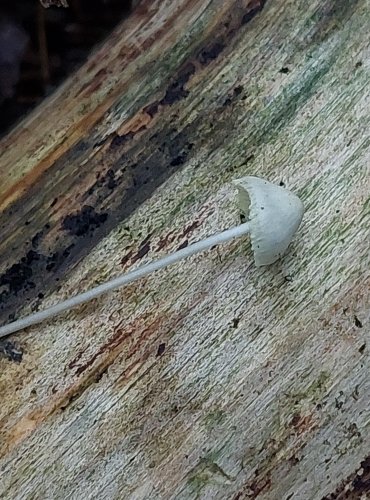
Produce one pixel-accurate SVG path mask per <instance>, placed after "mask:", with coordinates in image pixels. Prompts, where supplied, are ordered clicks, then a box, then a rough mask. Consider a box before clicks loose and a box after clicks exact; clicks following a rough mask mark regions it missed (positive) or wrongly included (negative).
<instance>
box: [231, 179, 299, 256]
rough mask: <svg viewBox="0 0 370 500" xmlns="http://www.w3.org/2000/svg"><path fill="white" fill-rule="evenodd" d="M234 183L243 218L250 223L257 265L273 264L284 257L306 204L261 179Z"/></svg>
mask: <svg viewBox="0 0 370 500" xmlns="http://www.w3.org/2000/svg"><path fill="white" fill-rule="evenodd" d="M233 182H234V184H235V185H236V187H237V188H238V193H239V204H240V208H241V210H242V212H243V215H245V217H246V218H247V219H249V225H250V237H251V242H252V250H253V253H254V260H255V263H256V265H257V266H266V265H268V264H273V263H274V262H275V261H276V260H278V259H279V258H280V257H281V256H282V255H283V254H284V253H285V251H286V249H287V248H288V246H289V244H290V242H291V241H292V239H293V236H294V234H295V233H296V231H297V229H298V227H299V225H300V223H301V221H302V217H303V212H304V207H303V203H302V202H301V200H300V199H299V198H298V197H297V196H296V195H294V194H293V193H291V192H290V191H288V190H287V189H284V188H282V187H280V186H276V185H275V184H271V183H270V182H267V181H265V180H264V179H259V178H258V177H251V176H247V177H242V178H240V179H236V180H234V181H233Z"/></svg>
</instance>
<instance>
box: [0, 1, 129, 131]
mask: <svg viewBox="0 0 370 500" xmlns="http://www.w3.org/2000/svg"><path fill="white" fill-rule="evenodd" d="M68 4H69V7H68V8H63V7H55V6H52V7H49V8H45V7H43V6H42V5H41V3H40V2H39V0H0V136H2V135H4V134H5V133H6V132H7V131H9V129H10V128H11V127H12V126H14V125H15V124H16V123H17V122H18V121H19V120H20V119H21V118H22V117H23V116H24V115H25V114H26V113H28V112H29V111H30V110H31V109H32V108H33V107H34V106H36V105H37V104H38V103H39V102H40V101H41V100H42V99H43V98H44V97H46V96H47V95H49V94H50V93H51V92H52V91H53V90H54V89H55V88H56V87H57V86H58V85H59V84H60V83H61V82H62V81H63V80H64V79H65V78H66V77H67V76H68V75H69V74H71V73H72V72H73V71H75V70H76V69H77V68H78V67H79V66H80V65H81V64H82V63H83V62H84V61H85V60H86V58H87V56H88V55H89V53H90V51H91V49H92V48H93V47H94V46H95V45H96V44H97V43H99V42H100V41H102V40H103V39H104V38H105V37H106V36H107V35H108V34H109V32H110V31H111V30H112V29H113V28H114V26H116V25H117V24H118V23H119V22H120V21H121V20H122V19H123V18H124V17H126V16H127V15H128V14H129V12H130V11H131V7H132V0H68Z"/></svg>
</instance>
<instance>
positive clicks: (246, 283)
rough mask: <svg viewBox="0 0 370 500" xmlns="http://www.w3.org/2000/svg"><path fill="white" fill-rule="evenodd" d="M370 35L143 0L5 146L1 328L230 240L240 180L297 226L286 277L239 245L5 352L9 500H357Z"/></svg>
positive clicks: (368, 257)
mask: <svg viewBox="0 0 370 500" xmlns="http://www.w3.org/2000/svg"><path fill="white" fill-rule="evenodd" d="M369 26H370V2H369V1H368V0H354V1H350V2H348V1H344V0H337V1H335V0H312V1H311V2H307V1H303V0H297V1H294V2H286V1H285V0H269V1H266V2H264V1H262V0H261V1H258V0H251V1H247V0H244V1H243V0H222V1H221V0H214V1H204V0H171V1H170V0H167V1H164V0H155V1H151V0H150V1H149V0H147V1H144V2H142V4H141V7H139V8H138V10H137V11H136V12H135V13H134V14H133V15H132V17H130V19H128V20H127V21H126V22H124V24H123V25H122V26H120V27H119V28H118V29H117V30H116V31H115V33H114V34H113V35H112V36H111V37H110V39H109V40H108V41H107V42H106V43H105V44H104V45H103V46H102V47H101V48H100V49H99V50H98V51H97V52H96V53H95V54H93V55H92V56H91V59H90V61H89V62H88V63H87V64H86V65H85V66H84V67H83V68H82V69H81V70H80V71H79V72H78V73H77V74H76V75H75V76H74V77H73V78H72V79H71V80H69V81H68V82H66V84H65V85H64V86H63V88H61V90H60V91H59V92H57V93H56V94H55V95H53V96H52V97H51V98H50V99H48V100H47V101H46V102H45V103H44V104H42V106H40V108H39V109H37V110H36V111H35V112H34V113H33V114H32V115H31V116H30V117H29V118H27V119H26V120H25V121H24V122H23V123H21V124H20V125H19V126H18V127H17V129H16V130H14V131H13V132H12V133H11V134H10V135H9V136H8V137H7V138H5V139H4V140H3V141H2V142H1V143H0V147H1V156H0V179H1V187H0V205H1V210H2V213H1V220H0V223H1V230H2V238H1V241H0V253H1V263H0V264H1V265H0V271H1V275H0V286H1V290H0V291H1V307H2V311H1V319H2V321H3V322H6V321H8V320H9V318H13V317H19V316H20V315H25V314H26V313H28V312H30V311H31V310H35V309H37V308H40V307H42V308H43V307H46V306H47V305H51V304H53V303H55V302H56V301H58V300H60V299H62V298H65V297H67V296H69V295H70V294H72V293H76V292H78V291H83V290H85V289H87V288H88V287H90V286H92V285H94V284H96V283H100V282H102V281H104V280H106V279H107V278H109V277H111V276H115V275H117V274H120V273H122V272H123V271H124V270H127V269H129V268H132V267H134V266H136V265H138V264H141V263H144V262H149V261H151V260H152V259H154V258H156V257H158V256H161V255H163V254H164V253H166V252H170V251H173V250H175V249H177V248H178V247H179V246H180V245H185V244H186V243H187V242H192V241H196V240H199V239H201V238H202V237H204V236H206V235H209V234H211V233H213V232H215V231H218V230H221V229H224V228H226V227H229V226H231V225H234V224H235V223H237V222H238V211H237V207H236V204H235V199H234V196H235V193H234V190H233V188H232V187H230V181H231V179H233V178H235V177H239V176H242V175H245V174H254V175H259V176H262V177H266V178H267V179H269V180H272V181H275V182H280V181H282V182H284V183H285V184H286V185H287V186H288V187H289V188H290V189H292V190H294V191H295V192H297V193H298V194H299V195H300V196H301V198H302V200H303V201H304V203H305V206H306V209H307V212H306V215H305V219H304V223H303V226H302V228H301V230H300V232H299V234H298V235H297V238H296V240H295V242H294V245H293V248H292V250H291V252H290V254H289V255H288V256H287V257H286V258H285V259H284V261H283V262H281V263H279V264H278V265H276V266H273V267H271V268H268V269H256V268H255V267H254V265H253V262H252V257H251V254H250V250H249V247H248V244H247V242H243V241H235V242H233V243H231V244H228V245H225V246H224V247H222V248H219V249H218V250H216V249H215V250H212V251H209V252H207V253H205V254H204V255H199V256H197V257H195V258H192V259H189V260H188V261H187V262H184V263H183V264H181V265H175V266H173V267H172V268H169V269H168V270H165V271H163V272H160V273H158V274H156V275H154V276H152V277H149V278H148V279H145V280H142V281H140V282H139V283H137V284H133V285H131V286H129V287H128V288H126V289H123V290H121V291H118V292H116V293H112V294H110V295H109V296H106V297H103V298H102V299H101V300H98V301H95V302H94V303H91V304H88V305H86V306H84V307H81V308H80V309H78V310H76V311H73V312H70V313H68V314H65V315H62V316H61V317H59V318H57V319H55V320H53V321H51V322H49V323H48V324H43V325H40V326H38V327H35V328H31V329H29V330H27V332H23V333H20V334H19V335H17V336H13V337H12V338H10V339H9V340H7V341H5V342H2V344H1V351H2V353H3V356H2V358H1V359H0V370H1V373H0V394H1V408H0V423H1V427H0V457H1V459H0V467H1V468H0V470H1V482H0V496H1V498H7V499H14V498H37V499H39V498H48V499H49V498H50V499H62V498H63V499H64V498H76V499H81V498H96V497H98V498H112V499H113V498H125V499H126V498H127V499H128V498H130V499H131V498H132V499H170V498H174V499H192V498H203V499H209V498H212V499H225V498H231V499H234V500H236V499H243V498H257V497H258V498H261V499H288V498H294V499H321V498H332V499H334V498H360V497H361V495H363V496H364V497H365V498H367V495H369V492H370V483H369V481H370V437H369V434H370V433H369V430H370V413H369V400H370V379H369V366H370V362H369V348H370V339H369V324H370V323H369V321H370V316H369V308H370V299H369V285H370V253H369V236H370V234H369V232H370V230H369V224H370V213H369V211H370V201H369V200H370V199H369V195H370V180H369V179H370V169H369V164H370V153H369V144H370V138H369V123H370V120H369V118H370V108H369V105H370V102H369V81H370V78H369V75H370V57H369V55H370V54H369V51H370V39H369ZM22 351H23V354H22ZM20 359H21V361H20V362H19V360H20ZM17 360H18V362H17ZM346 495H347V496H346Z"/></svg>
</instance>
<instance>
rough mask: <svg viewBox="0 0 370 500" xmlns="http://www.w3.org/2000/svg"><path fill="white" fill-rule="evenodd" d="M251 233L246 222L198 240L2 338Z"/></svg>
mask: <svg viewBox="0 0 370 500" xmlns="http://www.w3.org/2000/svg"><path fill="white" fill-rule="evenodd" d="M249 230H250V228H249V223H248V222H246V223H244V224H240V225H239V226H236V227H233V228H231V229H227V230H226V231H223V232H222V233H217V234H214V235H212V236H209V237H208V238H205V239H204V240H201V241H198V242H197V243H193V244H192V245H189V246H187V247H186V248H182V249H181V250H178V251H177V252H174V253H172V254H170V255H167V256H166V257H163V258H162V259H159V260H156V261H154V262H151V263H150V264H147V265H145V266H141V267H139V268H137V269H135V270H134V271H130V272H128V273H127V274H123V275H122V276H119V277H118V278H113V279H112V280H110V281H107V282H106V283H103V284H102V285H99V286H97V287H95V288H92V289H91V290H88V291H87V292H83V293H80V294H79V295H76V296H75V297H71V298H70V299H67V300H64V301H63V302H60V303H59V304H56V305H55V306H52V307H49V308H48V309H45V310H44V311H39V312H37V313H34V314H31V315H29V316H26V317H25V318H23V319H19V320H17V321H13V322H12V323H9V324H7V325H4V326H2V327H0V338H1V337H5V336H6V335H9V334H11V333H14V332H17V331H19V330H22V329H23V328H27V327H28V326H31V325H35V324H37V323H41V321H44V320H46V319H50V318H52V317H54V316H56V315H57V314H59V313H61V312H63V311H68V310H69V309H72V308H74V307H76V306H78V305H81V304H84V303H85V302H89V301H90V300H92V299H95V298H97V297H99V296H100V295H103V294H104V293H106V292H109V291H111V290H116V289H117V288H120V287H122V286H124V285H127V284H128V283H132V282H133V281H136V280H138V279H140V278H143V277H144V276H147V275H148V274H150V273H153V272H154V271H158V270H159V269H163V268H164V267H167V266H169V265H171V264H174V263H175V262H178V261H180V260H182V259H186V258H187V257H190V256H191V255H194V254H196V253H199V252H203V251H204V250H207V249H208V248H211V247H213V246H215V245H219V244H221V243H226V242H227V241H230V240H232V239H234V238H237V237H239V236H243V235H245V234H248V233H249Z"/></svg>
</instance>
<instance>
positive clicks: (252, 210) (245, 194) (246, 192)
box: [0, 176, 304, 338]
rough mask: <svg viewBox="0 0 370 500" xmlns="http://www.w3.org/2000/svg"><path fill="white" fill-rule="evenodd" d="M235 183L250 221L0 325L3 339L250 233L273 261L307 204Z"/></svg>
mask: <svg viewBox="0 0 370 500" xmlns="http://www.w3.org/2000/svg"><path fill="white" fill-rule="evenodd" d="M234 184H235V185H236V187H237V188H238V192H239V204H240V209H241V211H242V213H243V215H244V216H245V217H246V218H249V221H248V222H245V223H243V224H240V225H238V226H236V227H233V228H231V229H227V230H226V231H223V232H221V233H217V234H214V235H212V236H209V237H208V238H205V239H204V240H201V241H198V242H197V243H193V244H192V245H189V246H187V247H185V248H183V249H181V250H178V251H177V252H175V253H172V254H170V255H167V256H165V257H163V258H161V259H159V260H156V261H154V262H151V263H150V264H147V265H144V266H141V267H139V268H137V269H135V270H133V271H130V272H128V273H126V274H124V275H122V276H119V277H118V278H113V279H112V280H109V281H107V282H106V283H103V284H102V285H99V286H97V287H95V288H92V289H90V290H88V291H86V292H83V293H81V294H79V295H76V296H74V297H71V298H69V299H67V300H65V301H63V302H60V303H59V304H56V305H54V306H51V307H50V308H48V309H45V310H44V311H39V312H37V313H34V314H31V315H29V316H27V317H25V318H22V319H19V320H17V321H13V322H12V323H9V324H7V325H5V326H2V327H1V328H0V338H1V337H5V336H6V335H9V334H11V333H14V332H16V331H19V330H21V329H23V328H26V327H28V326H31V325H34V324H37V323H40V322H41V321H44V320H46V319H49V318H52V317H54V316H56V315H57V314H59V313H61V312H63V311H67V310H69V309H72V308H73V307H76V306H78V305H80V304H83V303H85V302H88V301H90V300H92V299H94V298H96V297H99V296H100V295H102V294H104V293H106V292H109V291H111V290H116V289H117V288H120V287H122V286H124V285H127V284H128V283H132V282H133V281H136V280H138V279H139V278H142V277H144V276H147V275H148V274H150V273H152V272H154V271H158V270H159V269H163V268H164V267H167V266H169V265H170V264H174V263H175V262H178V261H180V260H182V259H185V258H186V257H189V256H191V255H194V254H196V253H198V252H202V251H204V250H206V249H208V248H211V247H213V246H215V245H219V244H221V243H226V242H227V241H230V240H232V239H234V238H237V237H239V236H243V235H246V234H248V233H249V234H250V238H251V242H252V250H253V253H254V260H255V263H256V265H257V266H265V265H268V264H273V263H274V262H276V261H277V260H278V259H279V258H280V257H281V256H282V255H283V254H284V253H285V251H286V250H287V248H288V246H289V244H290V242H291V241H292V239H293V236H294V234H295V233H296V231H297V229H298V227H299V225H300V223H301V220H302V217H303V211H304V208H303V204H302V202H301V201H300V199H299V198H298V197H297V196H295V195H294V194H293V193H291V192H290V191H288V190H287V189H284V188H282V187H280V186H276V185H274V184H271V183H270V182H267V181H265V180H263V179H259V178H258V177H251V176H248V177H242V178H241V179H237V180H235V181H234Z"/></svg>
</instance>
